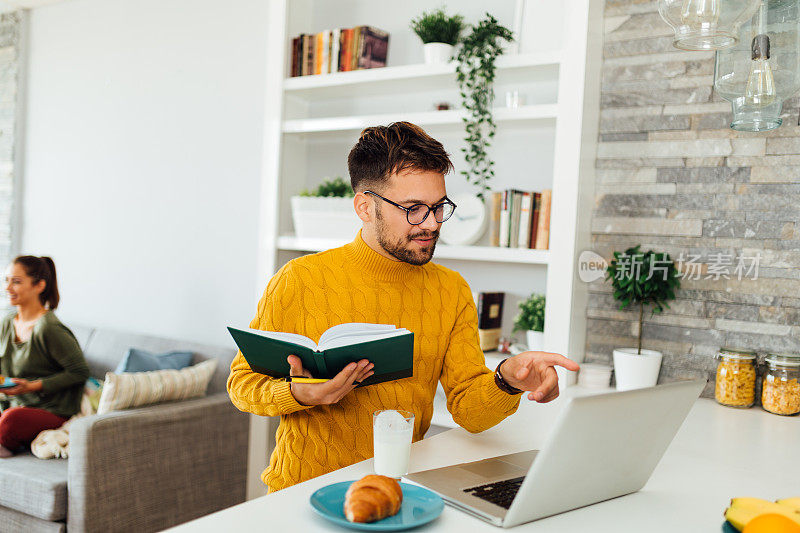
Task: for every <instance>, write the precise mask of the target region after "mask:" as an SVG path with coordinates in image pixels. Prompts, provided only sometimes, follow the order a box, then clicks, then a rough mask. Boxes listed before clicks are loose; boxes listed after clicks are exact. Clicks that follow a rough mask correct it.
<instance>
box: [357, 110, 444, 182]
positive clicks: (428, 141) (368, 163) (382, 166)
mask: <svg viewBox="0 0 800 533" xmlns="http://www.w3.org/2000/svg"><path fill="white" fill-rule="evenodd" d="M347 169H348V171H349V172H350V185H351V186H352V187H353V190H354V191H355V192H359V191H363V190H365V189H377V192H379V191H380V190H381V189H382V188H383V187H382V185H383V184H384V183H386V181H387V180H388V179H389V176H391V175H392V174H394V173H396V172H401V171H403V170H422V171H431V172H438V173H440V174H443V175H444V174H447V173H448V172H449V171H451V170H453V163H452V161H450V157H449V156H448V155H447V152H446V151H445V149H444V146H442V143H440V142H439V141H437V140H436V139H434V138H433V137H431V136H430V135H428V134H427V133H425V130H423V129H422V128H420V127H419V126H417V125H416V124H412V123H410V122H393V123H392V124H389V125H388V126H372V127H369V128H365V129H364V130H362V131H361V135H360V136H359V139H358V142H357V143H356V145H355V146H354V147H353V149H352V150H350V155H349V156H348V157H347Z"/></svg>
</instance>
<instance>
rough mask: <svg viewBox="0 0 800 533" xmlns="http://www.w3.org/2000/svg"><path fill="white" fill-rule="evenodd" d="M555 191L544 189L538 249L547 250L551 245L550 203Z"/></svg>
mask: <svg viewBox="0 0 800 533" xmlns="http://www.w3.org/2000/svg"><path fill="white" fill-rule="evenodd" d="M552 196H553V191H551V190H550V189H545V190H543V191H542V206H541V207H540V208H539V225H538V227H537V228H536V245H535V246H534V248H536V249H537V250H547V249H548V248H549V247H550V204H551V202H552Z"/></svg>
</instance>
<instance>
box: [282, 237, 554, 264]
mask: <svg viewBox="0 0 800 533" xmlns="http://www.w3.org/2000/svg"><path fill="white" fill-rule="evenodd" d="M347 242H349V241H347V240H337V239H302V238H298V237H294V236H292V235H283V236H281V237H278V246H277V247H278V249H279V250H287V251H289V250H291V251H296V252H309V253H312V252H321V251H323V250H329V249H331V248H336V247H337V246H342V245H344V244H347ZM549 258H550V251H549V250H528V249H525V248H498V247H496V246H451V245H447V244H437V245H436V253H435V254H434V260H437V259H454V260H459V261H483V262H488V263H520V264H524V265H547V263H548V261H549Z"/></svg>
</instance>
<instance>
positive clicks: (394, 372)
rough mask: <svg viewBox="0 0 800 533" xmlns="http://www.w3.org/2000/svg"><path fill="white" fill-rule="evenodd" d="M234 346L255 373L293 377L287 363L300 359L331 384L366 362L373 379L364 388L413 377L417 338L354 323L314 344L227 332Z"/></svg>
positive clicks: (294, 337)
mask: <svg viewBox="0 0 800 533" xmlns="http://www.w3.org/2000/svg"><path fill="white" fill-rule="evenodd" d="M228 331H230V333H231V336H232V337H233V340H234V341H235V342H236V345H237V346H238V347H239V350H241V352H242V355H243V356H244V358H245V359H246V360H247V363H248V364H249V365H250V368H251V369H252V370H253V371H254V372H258V373H260V374H265V375H267V376H272V377H275V378H282V377H286V376H288V375H289V363H288V362H286V358H287V357H288V356H289V355H296V356H298V357H299V358H300V360H301V361H302V362H303V368H305V369H306V370H308V371H309V372H310V373H311V375H312V376H313V377H315V378H325V379H330V378H333V377H334V376H336V374H338V373H339V372H341V370H342V369H343V368H344V367H345V366H347V365H348V364H349V363H352V362H354V361H360V360H361V359H368V360H369V361H370V362H371V363H373V364H374V365H375V367H374V369H373V372H374V374H373V375H372V376H370V377H369V378H367V379H365V380H364V381H363V382H362V383H361V385H360V386H364V385H373V384H375V383H383V382H384V381H391V380H394V379H400V378H407V377H411V376H412V375H413V367H414V360H413V359H414V333H413V332H411V331H409V330H407V329H405V328H397V327H395V326H393V325H390V324H367V323H361V322H351V323H347V324H339V325H337V326H333V327H331V328H329V329H328V330H326V331H325V332H324V333H323V334H322V335H321V336H320V338H319V343H315V342H314V341H313V340H311V339H309V338H308V337H306V336H304V335H298V334H297V333H286V332H282V331H262V330H258V329H249V328H248V329H240V328H234V327H229V328H228Z"/></svg>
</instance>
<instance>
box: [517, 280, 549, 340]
mask: <svg viewBox="0 0 800 533" xmlns="http://www.w3.org/2000/svg"><path fill="white" fill-rule="evenodd" d="M544 304H545V297H544V295H542V294H531V295H530V297H528V299H527V300H523V301H521V302H520V303H519V314H517V316H516V318H514V331H524V332H525V336H526V338H527V341H528V343H527V344H528V350H534V351H541V350H543V349H544Z"/></svg>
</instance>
